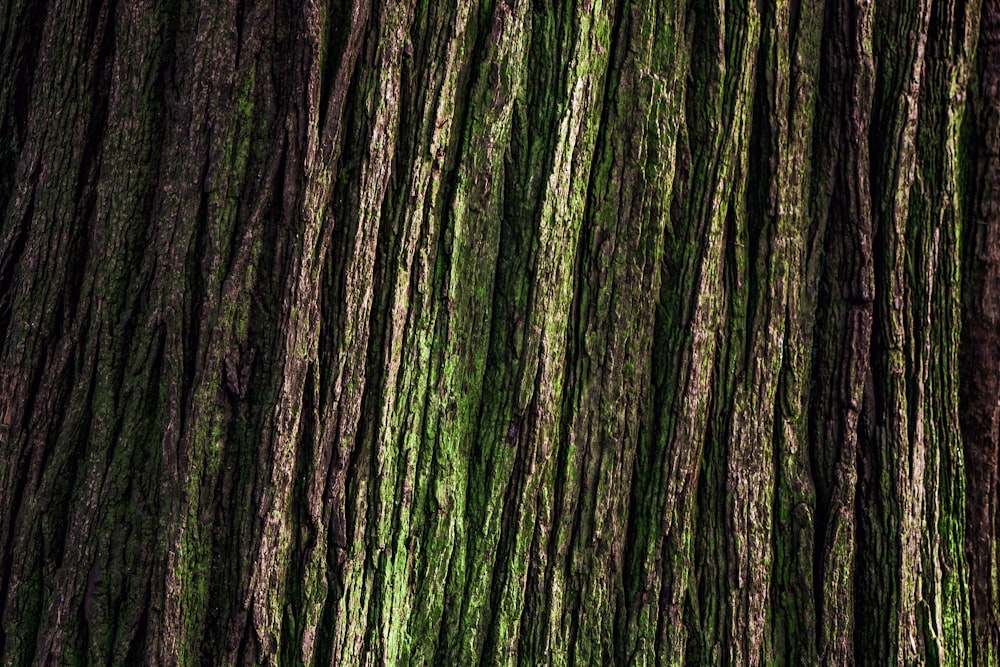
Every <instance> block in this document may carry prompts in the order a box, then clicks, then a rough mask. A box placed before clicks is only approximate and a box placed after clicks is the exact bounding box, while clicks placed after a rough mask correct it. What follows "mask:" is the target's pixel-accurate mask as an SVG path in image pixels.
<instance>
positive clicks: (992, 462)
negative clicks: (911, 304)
mask: <svg viewBox="0 0 1000 667" xmlns="http://www.w3.org/2000/svg"><path fill="white" fill-rule="evenodd" d="M970 32H973V33H974V32H975V31H974V30H970ZM974 69H975V76H974V77H973V82H972V85H971V86H970V87H969V99H968V102H967V106H966V109H967V110H968V111H969V113H968V119H967V120H966V121H965V122H966V123H967V129H966V132H967V133H968V141H969V145H968V146H967V148H966V151H967V153H966V155H967V160H968V161H967V163H966V164H965V165H964V166H965V173H963V174H962V176H963V177H964V180H965V183H966V184H967V190H966V193H967V194H966V196H967V201H966V206H965V211H964V212H965V213H966V215H965V224H964V227H963V238H962V255H961V260H962V286H963V290H962V292H963V293H962V345H961V381H960V393H961V398H962V410H961V425H962V441H963V444H964V451H965V456H966V497H967V498H968V501H967V505H966V517H967V519H966V524H965V548H966V552H967V554H968V557H969V572H968V577H969V579H968V581H969V594H970V597H971V602H972V621H973V627H972V632H973V643H972V649H973V656H974V659H975V662H976V663H978V664H989V663H992V662H996V661H997V659H998V658H1000V619H998V610H997V609H998V608H997V605H998V604H1000V593H998V587H1000V579H998V572H1000V562H998V555H997V537H998V535H1000V526H998V514H997V511H998V508H997V493H998V488H1000V475H998V459H1000V402H998V399H997V397H998V396H1000V8H998V7H997V6H996V3H992V2H983V3H982V16H981V24H980V30H979V46H978V51H977V57H976V62H975V64H974ZM961 93H964V91H962V90H960V91H959V94H961Z"/></svg>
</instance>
